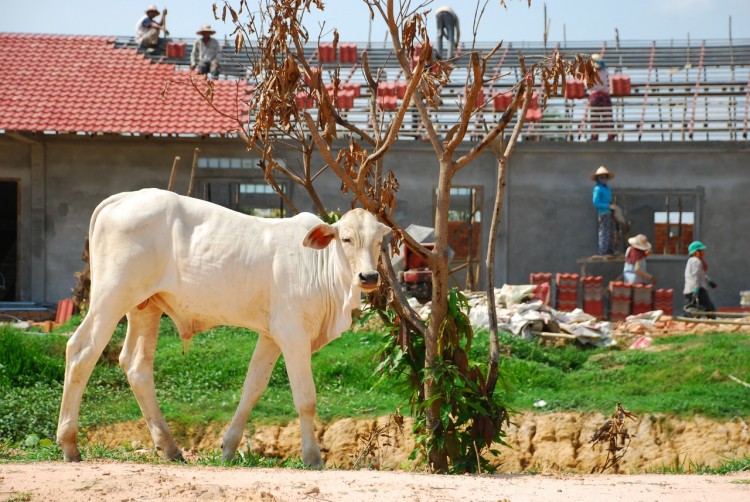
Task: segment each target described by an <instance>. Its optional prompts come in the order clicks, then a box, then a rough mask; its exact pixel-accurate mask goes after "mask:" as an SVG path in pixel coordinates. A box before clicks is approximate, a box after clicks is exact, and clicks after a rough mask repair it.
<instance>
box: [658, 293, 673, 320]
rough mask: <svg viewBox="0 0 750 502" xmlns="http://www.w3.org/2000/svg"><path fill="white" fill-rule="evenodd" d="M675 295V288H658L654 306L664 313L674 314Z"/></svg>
mask: <svg viewBox="0 0 750 502" xmlns="http://www.w3.org/2000/svg"><path fill="white" fill-rule="evenodd" d="M673 295H674V290H673V289H657V290H656V291H654V308H655V309H656V310H661V311H662V312H664V315H672V305H673V304H672V297H673Z"/></svg>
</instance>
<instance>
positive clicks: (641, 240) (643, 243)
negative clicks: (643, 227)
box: [628, 234, 651, 251]
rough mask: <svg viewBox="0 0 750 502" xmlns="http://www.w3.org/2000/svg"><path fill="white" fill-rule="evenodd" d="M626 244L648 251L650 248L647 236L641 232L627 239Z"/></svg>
mask: <svg viewBox="0 0 750 502" xmlns="http://www.w3.org/2000/svg"><path fill="white" fill-rule="evenodd" d="M628 244H630V245H631V246H633V247H634V248H636V249H640V250H641V251H648V250H649V249H651V243H650V242H649V241H648V237H646V236H645V235H643V234H638V235H636V236H635V237H631V238H630V239H628Z"/></svg>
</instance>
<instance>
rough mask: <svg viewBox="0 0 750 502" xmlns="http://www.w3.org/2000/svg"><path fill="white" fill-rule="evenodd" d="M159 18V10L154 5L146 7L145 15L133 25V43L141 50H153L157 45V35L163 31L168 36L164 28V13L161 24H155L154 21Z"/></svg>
mask: <svg viewBox="0 0 750 502" xmlns="http://www.w3.org/2000/svg"><path fill="white" fill-rule="evenodd" d="M158 16H159V9H158V8H157V7H156V5H154V4H151V5H149V6H148V7H146V13H145V14H144V15H143V16H141V18H140V19H138V22H137V23H136V25H135V41H136V43H137V44H138V46H139V47H140V48H141V49H146V50H154V48H155V47H156V46H157V44H158V43H159V33H161V31H162V30H163V31H164V34H165V35H169V31H167V28H166V27H165V26H164V17H166V11H165V14H164V17H162V22H161V24H160V23H157V22H156V21H155V19H156V18H157V17H158Z"/></svg>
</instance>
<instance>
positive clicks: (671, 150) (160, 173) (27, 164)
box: [0, 136, 750, 305]
mask: <svg viewBox="0 0 750 502" xmlns="http://www.w3.org/2000/svg"><path fill="white" fill-rule="evenodd" d="M42 140H43V141H42V143H41V144H33V143H26V142H21V141H19V140H16V139H10V138H7V137H3V136H0V178H3V179H6V178H15V179H19V180H20V181H21V185H22V186H21V198H22V200H21V208H22V209H21V213H22V214H21V216H20V219H21V228H22V231H21V234H22V235H21V238H20V241H21V244H22V246H21V247H22V249H24V250H25V251H24V252H23V253H21V256H22V266H21V268H22V272H23V273H22V281H21V282H22V288H21V291H22V297H23V298H22V299H31V300H35V301H39V302H50V303H54V302H56V301H57V300H58V299H60V298H63V297H66V296H68V295H69V294H70V289H71V288H72V287H73V286H74V284H75V280H74V278H73V273H74V272H75V271H77V270H80V269H81V268H82V265H83V264H82V262H81V261H80V255H81V250H82V245H83V241H84V238H85V236H86V233H87V228H88V220H89V217H90V215H91V212H92V210H93V209H94V208H95V207H96V205H97V204H98V203H99V202H100V201H101V200H102V199H104V198H106V197H107V196H109V195H111V194H113V193H117V192H120V191H126V190H135V189H139V188H143V187H148V186H159V187H166V185H167V181H168V179H169V172H170V168H171V165H172V160H173V158H174V156H175V155H180V156H181V157H182V167H181V171H180V175H179V177H178V180H177V185H176V191H178V192H180V193H185V192H186V191H187V184H188V176H189V170H190V169H189V166H190V163H191V159H192V152H193V148H195V147H200V148H201V149H202V150H203V152H202V156H204V157H212V156H214V157H243V158H248V157H251V156H250V154H248V153H247V152H246V151H245V148H244V146H243V145H242V144H241V143H240V142H238V141H236V140H222V139H205V140H204V139H184V138H173V139H154V138H151V139H144V138H117V137H114V138H109V137H101V136H98V137H93V138H89V137H82V136H75V137H65V136H51V137H44V138H42ZM342 146H343V144H342ZM34 152H36V153H34ZM749 154H750V146H748V145H747V144H744V143H743V144H737V143H653V144H651V143H645V144H637V143H611V144H610V143H607V144H605V143H599V144H587V143H556V142H529V143H521V144H519V145H518V147H517V149H516V151H515V154H514V156H513V158H512V159H511V164H510V168H509V172H508V176H507V188H506V200H505V206H504V211H503V223H502V226H501V231H500V235H499V237H498V243H497V244H498V253H497V259H498V261H497V265H496V283H497V284H503V283H504V282H510V283H524V282H527V281H528V276H529V273H530V272H545V271H546V272H577V271H578V270H579V267H578V264H577V260H578V259H579V258H581V257H584V256H590V255H592V254H594V253H595V252H596V222H595V216H594V211H593V208H592V206H591V189H592V187H593V182H592V181H591V180H590V178H589V177H590V175H591V173H592V172H593V171H594V170H595V169H596V167H598V166H599V165H606V166H607V167H608V168H609V169H610V170H612V171H614V172H615V173H616V178H615V180H614V181H613V182H612V188H613V190H614V192H615V194H617V193H618V191H620V192H628V193H630V192H633V193H646V192H648V191H652V192H653V191H660V190H685V191H688V192H691V193H698V194H699V197H698V198H699V199H700V202H699V204H700V209H699V211H698V213H699V215H700V220H699V221H697V222H696V232H697V233H696V235H697V236H698V237H699V238H700V239H701V240H703V241H704V242H705V243H706V245H707V246H708V248H709V249H708V253H707V260H708V262H709V263H710V265H711V270H710V273H711V275H712V277H713V278H714V279H715V280H716V282H718V283H719V285H720V288H719V289H717V290H715V291H713V292H712V296H713V297H714V300H715V302H716V303H717V304H718V305H737V304H738V302H739V293H738V292H739V291H740V290H743V289H750V259H749V258H748V249H750V211H748V203H747V200H748V199H747V195H746V194H747V193H750V174H748V171H747V166H748V160H750V155H749ZM282 156H283V157H284V159H285V160H286V161H287V164H288V165H290V166H292V167H295V166H298V165H299V159H298V156H297V154H296V152H294V151H291V150H290V151H285V152H282ZM314 164H315V165H322V164H323V162H322V160H321V159H320V157H318V156H316V157H315V158H314ZM385 168H386V169H391V170H393V171H394V172H395V174H396V176H397V178H398V181H399V183H400V186H401V190H400V193H399V195H398V205H397V207H396V217H397V219H398V220H399V221H400V222H402V223H403V224H404V226H407V225H408V224H410V223H415V224H419V225H425V226H432V225H433V217H432V211H433V196H434V189H435V186H436V184H437V161H436V158H435V155H434V153H433V152H432V150H431V148H430V146H429V144H427V143H423V142H418V141H409V142H401V143H398V144H396V145H395V147H394V148H393V150H392V151H391V152H390V154H389V155H388V156H387V157H386V158H385ZM495 183H496V167H495V162H494V159H493V158H492V157H491V156H489V155H485V156H483V157H481V158H480V159H478V160H477V161H476V162H475V164H473V165H472V166H470V167H467V168H465V169H464V170H462V171H461V172H459V173H458V176H457V177H456V184H459V185H466V186H482V187H484V197H483V207H482V227H483V230H482V232H483V235H482V239H483V242H486V238H487V234H488V231H489V217H490V214H491V210H492V204H493V196H494V187H495ZM340 185H341V183H340V182H339V181H338V180H337V179H336V178H335V176H334V175H333V174H332V173H324V174H323V175H322V176H321V177H320V179H319V181H318V187H319V192H320V195H321V197H322V199H323V200H324V202H325V203H326V204H327V205H328V208H329V209H335V208H338V209H341V210H346V209H348V208H349V207H350V203H349V200H350V198H349V197H348V196H343V195H342V194H341V192H340ZM32 193H33V194H36V196H37V197H39V199H38V201H37V202H36V203H34V204H32V199H33V198H32V195H31V194H32ZM291 195H292V198H293V199H294V201H295V204H297V206H298V207H299V208H300V209H302V210H313V206H312V204H311V203H309V201H308V199H307V197H306V195H305V194H304V192H303V191H302V190H301V189H299V188H298V187H294V188H293V189H292V194H291ZM635 223H636V224H638V225H639V226H641V225H642V226H644V227H647V228H637V227H636V226H634V228H632V232H631V233H632V234H635V233H641V232H642V233H646V234H647V235H649V237H651V238H653V235H652V234H649V232H652V229H651V227H652V225H651V227H649V226H648V224H647V223H648V222H646V223H645V224H644V223H643V222H640V223H639V222H638V221H636V222H635ZM40 225H41V227H40ZM483 261H484V260H483V259H482V262H483ZM684 262H685V257H655V258H652V259H651V260H650V261H649V267H650V270H651V272H653V273H654V274H655V275H656V277H657V278H658V281H659V282H658V283H657V286H659V287H668V288H675V289H676V290H677V291H676V293H681V289H682V284H683V279H682V273H683V270H684ZM35 264H36V265H35ZM39 264H43V270H42V271H39V270H37V269H38V266H37V265H39ZM620 271H621V264H616V265H615V264H608V265H597V266H593V267H590V268H589V272H590V273H593V274H603V275H604V276H605V280H610V279H613V278H615V277H616V276H617V275H619V273H620ZM675 303H676V305H679V304H681V302H680V301H676V302H675Z"/></svg>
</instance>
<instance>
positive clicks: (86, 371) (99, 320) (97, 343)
mask: <svg viewBox="0 0 750 502" xmlns="http://www.w3.org/2000/svg"><path fill="white" fill-rule="evenodd" d="M119 319H120V318H119V316H118V317H116V318H115V317H113V318H105V317H103V316H102V315H100V314H99V310H98V309H97V308H95V306H93V305H92V308H91V310H89V313H88V315H86V317H85V318H84V320H83V322H82V323H81V325H80V326H78V329H76V332H75V333H74V334H73V336H71V337H70V340H68V344H67V347H66V349H65V382H64V386H63V395H62V402H61V403H60V416H59V417H58V421H57V442H58V444H59V445H60V448H61V449H62V451H63V455H64V456H65V459H66V460H68V461H70V462H79V461H80V460H81V451H80V450H79V449H78V444H77V440H78V416H79V413H80V408H81V398H82V397H83V391H84V389H85V388H86V383H87V382H88V380H89V377H90V376H91V372H92V371H93V370H94V366H96V361H97V360H98V359H99V356H101V355H102V352H103V351H104V347H105V346H106V345H107V342H109V339H110V338H111V337H112V333H113V332H114V330H115V327H116V326H117V322H118V321H119Z"/></svg>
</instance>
